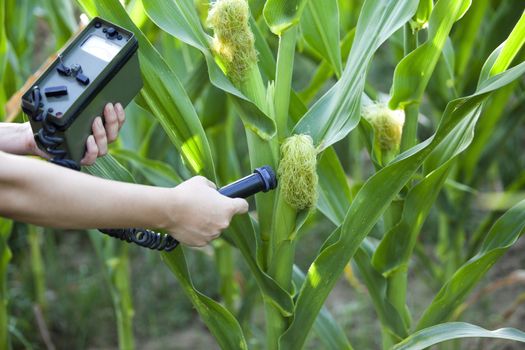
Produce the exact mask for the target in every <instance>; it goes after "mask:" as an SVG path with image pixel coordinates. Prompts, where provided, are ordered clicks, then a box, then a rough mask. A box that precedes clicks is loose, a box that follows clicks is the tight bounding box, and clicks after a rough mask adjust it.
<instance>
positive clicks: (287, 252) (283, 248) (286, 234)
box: [266, 191, 297, 350]
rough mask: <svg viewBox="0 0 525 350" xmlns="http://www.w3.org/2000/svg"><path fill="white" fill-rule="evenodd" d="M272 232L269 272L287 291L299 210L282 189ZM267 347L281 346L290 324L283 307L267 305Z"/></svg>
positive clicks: (291, 269) (290, 286)
mask: <svg viewBox="0 0 525 350" xmlns="http://www.w3.org/2000/svg"><path fill="white" fill-rule="evenodd" d="M275 213H279V215H274V221H273V225H272V234H271V236H270V252H271V253H272V254H271V255H270V260H269V271H268V272H269V274H270V276H272V277H273V278H274V279H275V281H276V282H277V283H278V284H279V285H280V286H281V287H282V288H283V289H285V290H286V291H288V292H290V293H291V291H292V273H293V262H294V258H295V241H294V240H293V233H294V232H295V221H296V218H297V211H296V210H295V209H294V208H292V207H290V205H288V203H286V201H285V200H284V199H283V197H282V195H281V192H280V191H279V193H278V194H277V201H276V205H275ZM266 324H267V348H268V349H271V350H274V349H275V350H277V349H278V348H279V337H280V336H281V335H282V333H283V332H284V330H285V329H286V327H287V325H288V320H287V319H286V318H284V317H283V316H282V315H281V313H280V312H279V310H277V309H276V308H275V307H274V306H273V305H267V306H266Z"/></svg>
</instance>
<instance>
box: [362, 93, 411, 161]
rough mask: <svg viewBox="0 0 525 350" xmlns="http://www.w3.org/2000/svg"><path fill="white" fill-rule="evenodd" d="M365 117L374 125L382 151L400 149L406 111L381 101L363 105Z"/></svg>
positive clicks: (377, 141)
mask: <svg viewBox="0 0 525 350" xmlns="http://www.w3.org/2000/svg"><path fill="white" fill-rule="evenodd" d="M363 118H365V119H366V120H367V121H368V122H369V123H370V124H371V125H372V126H373V127H374V133H375V139H376V143H377V144H378V145H379V147H380V148H381V150H382V151H394V150H397V149H399V145H400V143H401V135H402V132H403V124H404V123H405V112H404V111H403V110H400V109H397V110H392V109H390V108H388V105H387V103H383V102H379V103H375V104H371V105H369V106H365V107H363Z"/></svg>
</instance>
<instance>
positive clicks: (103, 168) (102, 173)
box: [83, 155, 135, 183]
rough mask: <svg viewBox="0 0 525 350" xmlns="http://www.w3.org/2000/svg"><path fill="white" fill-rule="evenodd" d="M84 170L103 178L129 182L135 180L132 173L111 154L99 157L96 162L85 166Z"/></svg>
mask: <svg viewBox="0 0 525 350" xmlns="http://www.w3.org/2000/svg"><path fill="white" fill-rule="evenodd" d="M83 171H85V172H86V173H88V174H91V175H94V176H97V177H101V178H103V179H108V180H117V181H122V182H129V183H134V182H135V179H134V178H133V176H132V175H131V173H130V172H129V171H128V170H127V169H126V168H124V167H123V166H122V164H120V163H119V162H118V161H117V160H116V159H115V158H113V157H112V156H111V155H107V156H105V157H103V158H98V159H97V161H96V162H95V164H93V165H92V166H89V167H85V168H83Z"/></svg>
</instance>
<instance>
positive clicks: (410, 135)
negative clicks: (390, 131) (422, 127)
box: [400, 103, 419, 153]
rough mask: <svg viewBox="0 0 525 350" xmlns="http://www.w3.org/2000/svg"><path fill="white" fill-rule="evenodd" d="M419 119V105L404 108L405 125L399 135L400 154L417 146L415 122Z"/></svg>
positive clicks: (414, 104)
mask: <svg viewBox="0 0 525 350" xmlns="http://www.w3.org/2000/svg"><path fill="white" fill-rule="evenodd" d="M418 117H419V104H418V103H413V104H409V105H408V106H406V107H405V124H404V125H403V134H402V135H401V146H400V152H401V153H402V152H404V151H406V150H408V149H410V148H412V147H414V146H415V145H416V144H417V122H418Z"/></svg>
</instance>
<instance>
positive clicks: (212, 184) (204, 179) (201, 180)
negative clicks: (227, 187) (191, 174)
mask: <svg viewBox="0 0 525 350" xmlns="http://www.w3.org/2000/svg"><path fill="white" fill-rule="evenodd" d="M195 179H196V180H198V181H200V182H202V183H203V184H205V185H206V186H208V187H211V188H213V189H214V190H216V189H217V186H216V185H215V184H214V183H213V182H211V181H210V180H208V179H207V178H205V177H204V176H196V177H195Z"/></svg>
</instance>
